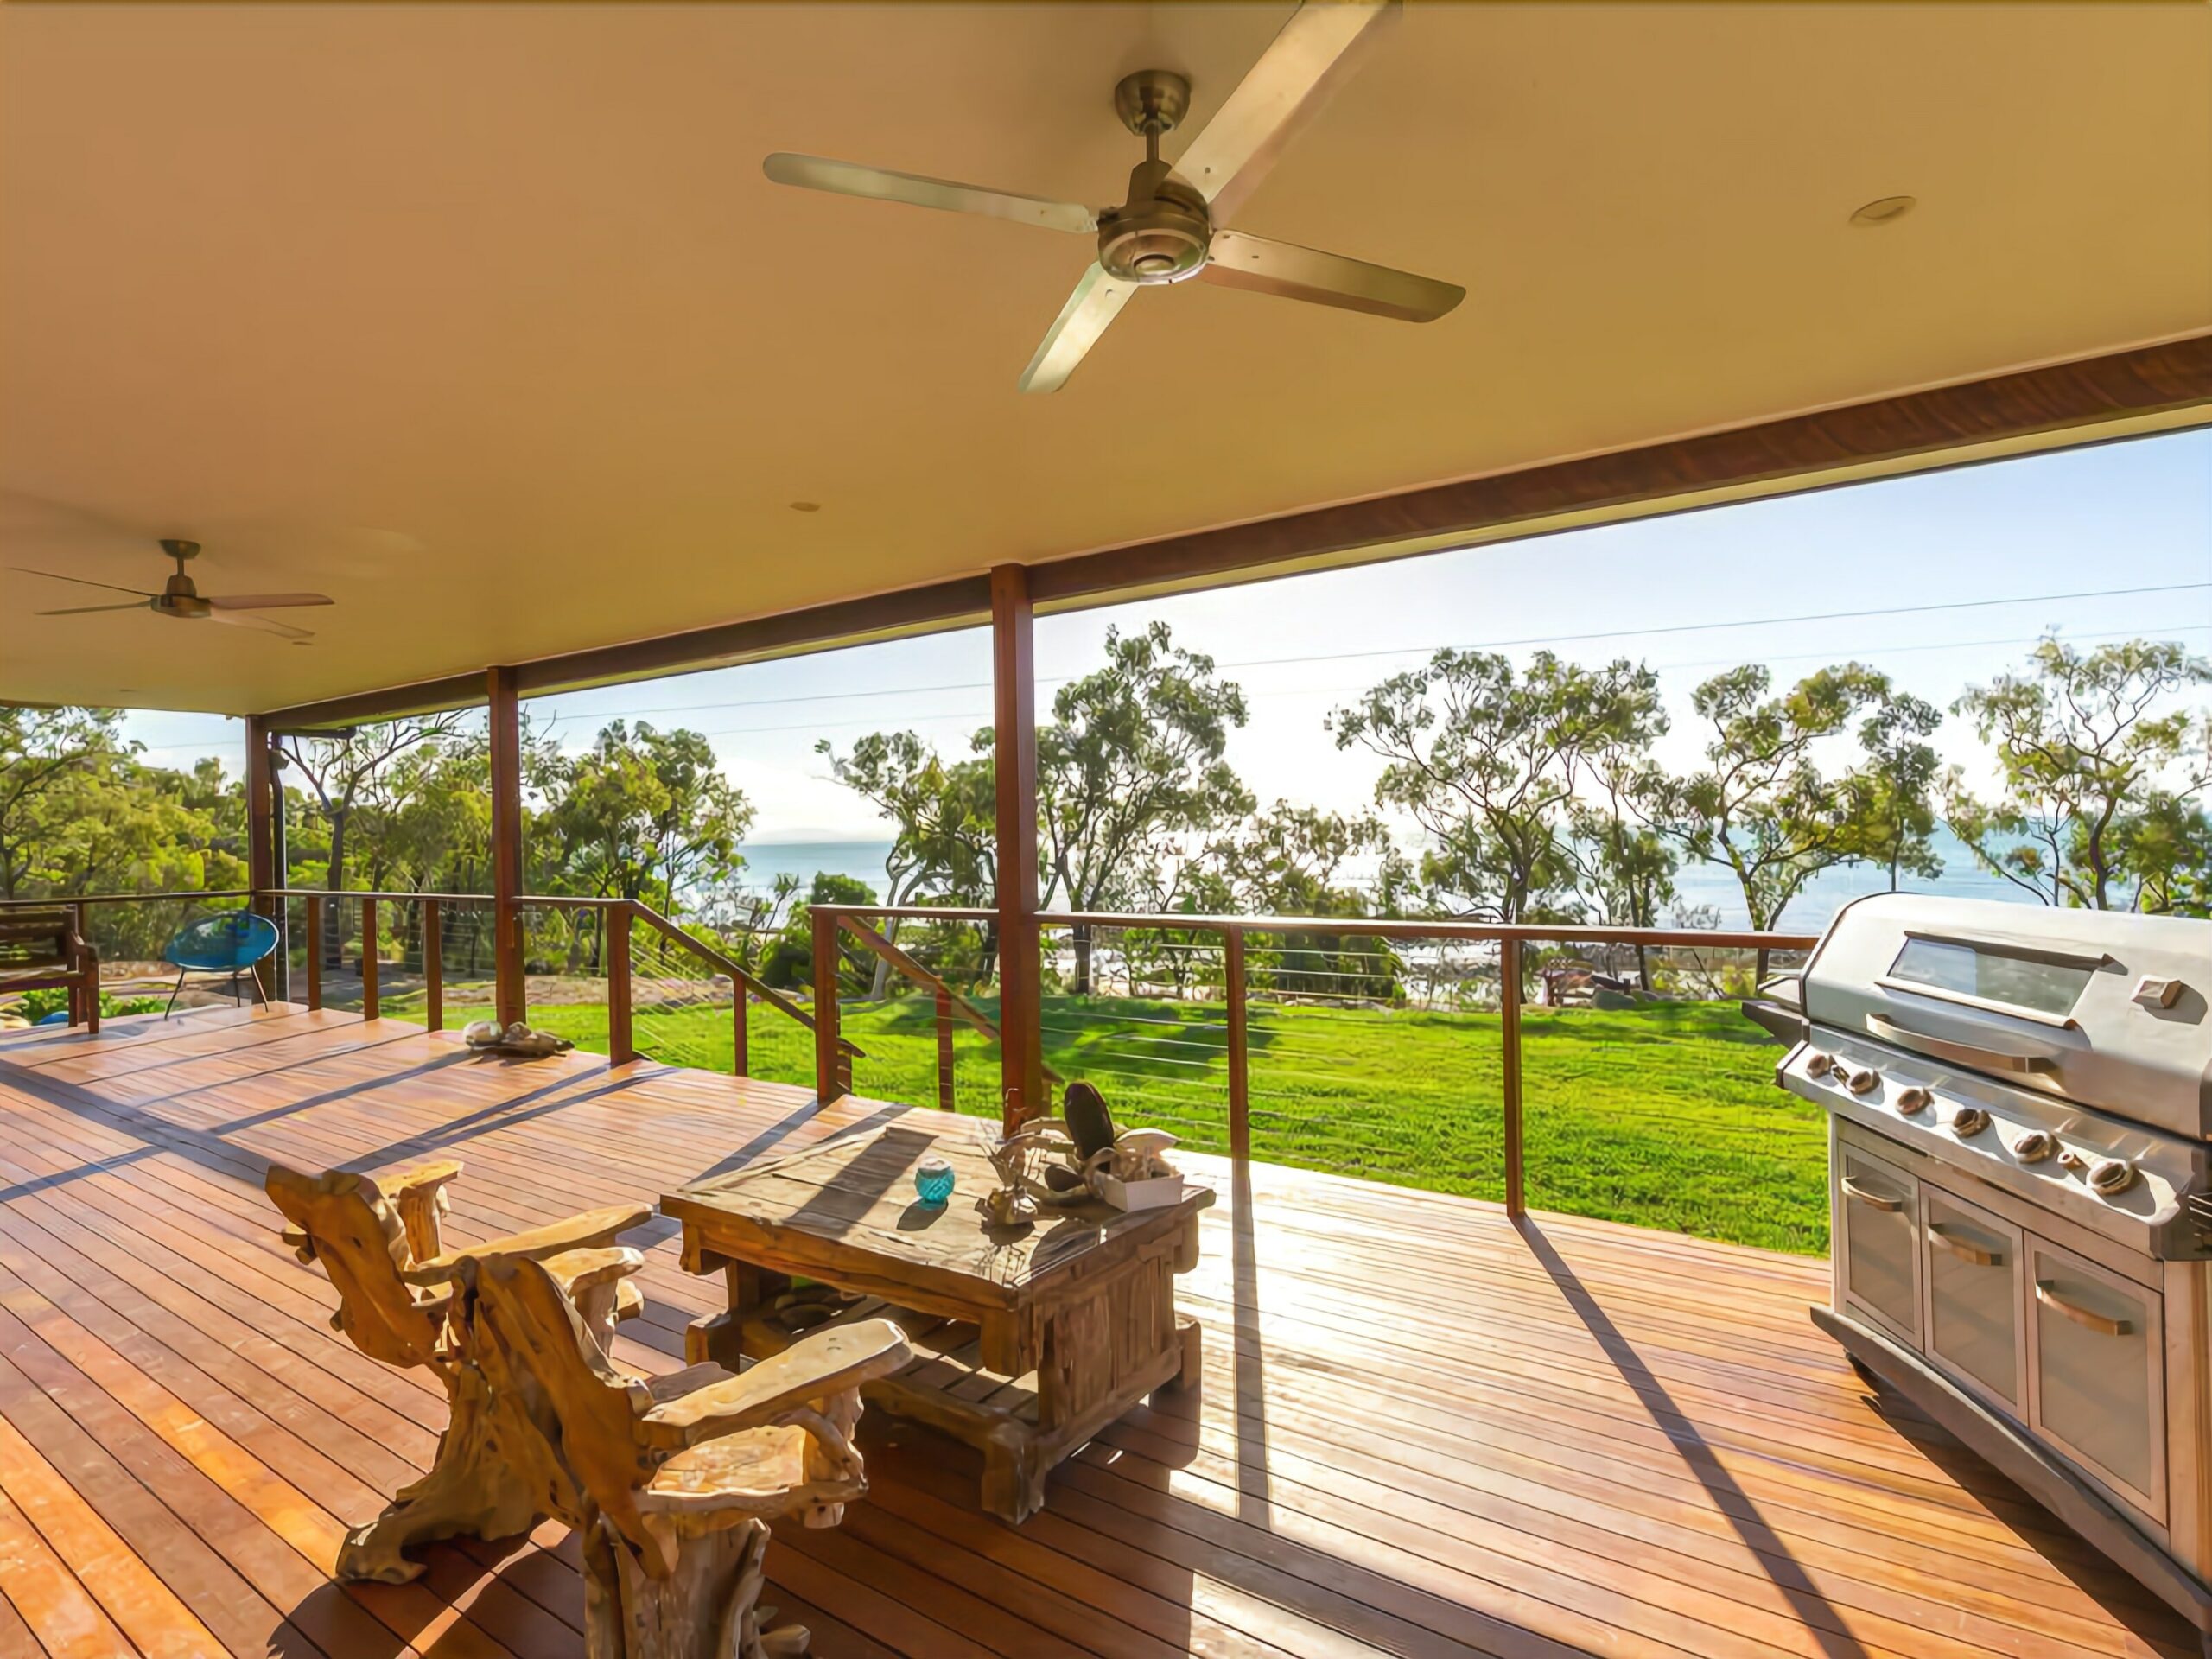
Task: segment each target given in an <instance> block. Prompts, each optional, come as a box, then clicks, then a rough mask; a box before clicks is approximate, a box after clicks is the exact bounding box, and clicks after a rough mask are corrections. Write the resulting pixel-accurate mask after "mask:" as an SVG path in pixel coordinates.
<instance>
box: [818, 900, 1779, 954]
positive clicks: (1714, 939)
mask: <svg viewBox="0 0 2212 1659" xmlns="http://www.w3.org/2000/svg"><path fill="white" fill-rule="evenodd" d="M815 908H817V910H820V911H822V912H824V913H826V914H829V915H832V916H836V917H837V918H840V919H842V918H846V917H855V918H861V919H866V918H869V917H891V916H895V917H897V918H899V919H900V920H902V921H933V922H993V921H996V920H997V919H998V912H996V911H994V910H977V909H975V908H973V907H972V906H950V905H947V906H942V907H940V906H930V905H819V906H816V907H815ZM1037 921H1038V925H1039V926H1041V927H1114V928H1133V927H1141V928H1160V929H1175V928H1183V929H1187V930H1189V931H1192V932H1198V933H1226V932H1228V931H1230V930H1231V929H1237V930H1241V931H1243V932H1245V933H1248V934H1249V933H1354V934H1359V935H1363V936H1364V937H1366V938H1386V939H1471V940H1483V941H1487V942H1490V943H1492V944H1498V943H1503V941H1504V940H1507V939H1518V940H1520V941H1521V942H1522V943H1523V944H1643V945H1657V946H1669V945H1675V946H1681V945H1704V946H1707V947H1709V948H1711V949H1714V950H1811V949H1812V948H1813V947H1814V946H1815V945H1816V944H1819V943H1820V942H1821V936H1820V935H1819V934H1817V933H1771V932H1768V933H1762V932H1758V931H1754V930H1750V929H1743V928H1734V929H1723V928H1703V927H1604V926H1597V927H1592V926H1584V925H1573V924H1569V923H1564V922H1558V923H1554V922H1469V921H1461V920H1459V919H1456V918H1449V917H1434V918H1426V917H1413V916H1388V917H1385V916H1233V915H1231V916H1220V915H1182V914H1179V913H1174V912H1130V911H1085V910H1048V911H1042V912H1039V914H1038V917H1037Z"/></svg>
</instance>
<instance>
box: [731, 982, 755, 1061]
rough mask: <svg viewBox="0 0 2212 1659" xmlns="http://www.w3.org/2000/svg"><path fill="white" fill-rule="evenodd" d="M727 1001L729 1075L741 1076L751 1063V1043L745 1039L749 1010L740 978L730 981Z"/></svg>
mask: <svg viewBox="0 0 2212 1659" xmlns="http://www.w3.org/2000/svg"><path fill="white" fill-rule="evenodd" d="M729 1001H730V1015H729V1017H730V1026H729V1054H730V1075H731V1076H732V1077H744V1076H745V1075H746V1073H747V1070H748V1069H749V1068H750V1067H751V1066H752V1065H753V1054H752V1049H751V1045H750V1044H749V1043H748V1042H747V1037H748V1035H749V1034H750V1033H747V1030H746V1028H745V1017H746V1015H747V1014H748V1013H749V1012H750V1011H751V1010H750V1009H749V1008H748V1007H747V1000H746V992H745V982H744V981H742V980H740V979H732V980H731V981H730V982H729Z"/></svg>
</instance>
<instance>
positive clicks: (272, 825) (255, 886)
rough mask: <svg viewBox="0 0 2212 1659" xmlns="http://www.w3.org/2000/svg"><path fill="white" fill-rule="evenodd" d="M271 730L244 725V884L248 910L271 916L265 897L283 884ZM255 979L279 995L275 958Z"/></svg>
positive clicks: (252, 721) (252, 720)
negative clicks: (248, 892) (279, 868)
mask: <svg viewBox="0 0 2212 1659" xmlns="http://www.w3.org/2000/svg"><path fill="white" fill-rule="evenodd" d="M269 742H270V734H269V728H267V727H265V726H264V725H263V724H262V723H261V721H259V720H258V719H257V718H256V717H254V716H252V715H248V716H247V717H246V722H245V869H246V877H245V884H246V886H247V887H250V888H251V889H252V890H253V897H251V899H247V900H246V906H247V908H249V909H251V910H254V911H257V912H260V913H261V914H263V915H264V916H265V915H267V914H268V913H269V909H268V907H269V905H270V902H271V901H270V899H268V898H267V897H265V895H266V894H267V893H268V892H269V890H270V888H272V887H283V885H284V884H283V881H282V880H279V879H278V876H277V832H276V817H275V812H274V807H275V804H276V779H277V772H276V768H275V767H273V766H270V763H269V760H270V747H269ZM253 976H254V978H255V979H256V980H257V981H258V982H260V985H261V994H262V995H264V996H265V997H269V998H270V999H272V1000H273V999H274V998H275V997H276V995H277V970H276V966H275V963H274V961H273V959H272V958H271V957H263V958H262V959H261V960H260V961H259V962H257V963H255V964H254V966H253Z"/></svg>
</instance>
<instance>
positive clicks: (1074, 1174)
mask: <svg viewBox="0 0 2212 1659" xmlns="http://www.w3.org/2000/svg"><path fill="white" fill-rule="evenodd" d="M1061 1110H1062V1112H1063V1113H1064V1114H1065V1116H1063V1117H1062V1118H1061V1119H1059V1120H1057V1121H1055V1120H1052V1119H1045V1120H1041V1121H1039V1122H1035V1123H1032V1124H1030V1125H1029V1126H1028V1128H1027V1133H1029V1134H1032V1135H1035V1136H1037V1137H1038V1138H1039V1143H1040V1144H1041V1145H1043V1146H1046V1147H1052V1148H1056V1149H1057V1150H1058V1152H1059V1154H1060V1156H1059V1159H1058V1161H1057V1162H1049V1163H1047V1164H1046V1166H1044V1169H1043V1171H1042V1177H1043V1185H1041V1186H1039V1187H1036V1188H1034V1189H1033V1190H1034V1195H1035V1197H1036V1198H1037V1199H1038V1201H1039V1203H1041V1204H1045V1205H1051V1206H1055V1207H1065V1206H1067V1205H1074V1204H1080V1203H1083V1202H1084V1201H1085V1200H1086V1199H1089V1198H1102V1199H1103V1200H1104V1201H1105V1202H1106V1203H1108V1204H1110V1205H1113V1206H1114V1207H1115V1208H1116V1210H1148V1209H1152V1208H1154V1207H1156V1206H1158V1205H1165V1204H1174V1203H1176V1202H1178V1201H1179V1199H1180V1198H1182V1196H1183V1177H1182V1175H1181V1173H1179V1171H1178V1170H1177V1169H1176V1167H1175V1166H1174V1165H1173V1164H1171V1163H1169V1162H1168V1161H1167V1155H1166V1154H1167V1149H1168V1148H1169V1147H1173V1145H1174V1144H1175V1137H1174V1136H1173V1135H1170V1134H1168V1133H1167V1131H1166V1130H1165V1129H1146V1128H1130V1129H1124V1128H1121V1127H1120V1126H1119V1125H1118V1124H1116V1122H1114V1114H1113V1112H1112V1110H1111V1109H1109V1107H1108V1106H1107V1104H1106V1099H1105V1096H1103V1095H1101V1094H1100V1093H1099V1092H1098V1090H1096V1088H1094V1087H1093V1086H1092V1085H1091V1084H1087V1083H1071V1084H1069V1085H1068V1088H1067V1093H1066V1095H1065V1097H1064V1098H1063V1101H1062V1105H1061Z"/></svg>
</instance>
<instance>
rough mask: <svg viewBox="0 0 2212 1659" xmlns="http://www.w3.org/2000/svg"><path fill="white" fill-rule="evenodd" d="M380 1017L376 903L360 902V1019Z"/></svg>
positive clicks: (365, 900) (373, 900)
mask: <svg viewBox="0 0 2212 1659" xmlns="http://www.w3.org/2000/svg"><path fill="white" fill-rule="evenodd" d="M381 1017H382V1015H381V1014H380V1013H379V1011H378V1007H377V901H376V900H375V899H362V900H361V1018H362V1019H364V1020H376V1019H380V1018H381Z"/></svg>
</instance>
